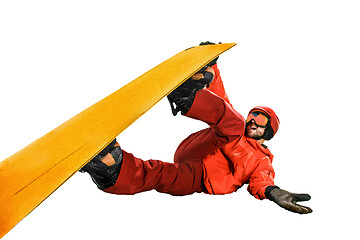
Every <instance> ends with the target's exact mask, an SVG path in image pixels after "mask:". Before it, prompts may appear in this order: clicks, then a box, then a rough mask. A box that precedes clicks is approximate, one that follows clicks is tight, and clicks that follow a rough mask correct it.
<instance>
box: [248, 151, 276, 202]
mask: <svg viewBox="0 0 360 240" xmlns="http://www.w3.org/2000/svg"><path fill="white" fill-rule="evenodd" d="M274 178H275V172H274V169H273V167H272V163H271V161H270V159H269V158H268V157H263V158H261V159H260V163H259V165H258V167H257V168H256V169H255V170H254V172H253V173H252V174H251V176H250V179H249V185H248V189H247V190H248V191H249V193H250V194H251V195H253V196H254V197H255V198H257V199H260V200H262V199H265V198H266V196H265V190H266V188H267V187H268V186H273V185H274Z"/></svg>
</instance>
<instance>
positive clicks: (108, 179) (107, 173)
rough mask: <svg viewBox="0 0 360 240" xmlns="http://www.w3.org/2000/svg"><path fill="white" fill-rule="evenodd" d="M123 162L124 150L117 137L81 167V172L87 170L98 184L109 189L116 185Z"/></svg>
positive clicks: (102, 188)
mask: <svg viewBox="0 0 360 240" xmlns="http://www.w3.org/2000/svg"><path fill="white" fill-rule="evenodd" d="M121 164H122V150H121V148H120V145H119V144H118V143H117V142H116V139H115V140H114V141H112V142H111V143H110V144H109V145H108V146H107V147H105V149H104V150H102V151H101V152H100V153H99V154H98V155H96V156H95V157H94V158H93V159H92V160H91V161H90V162H88V163H87V164H86V165H85V166H84V167H82V168H81V169H80V172H87V173H89V174H90V176H91V179H92V180H93V182H94V183H95V184H96V186H97V187H98V188H99V189H101V190H104V189H107V188H109V187H112V186H114V184H115V183H116V180H117V178H118V176H119V173H120V169H121Z"/></svg>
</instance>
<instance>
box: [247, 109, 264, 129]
mask: <svg viewBox="0 0 360 240" xmlns="http://www.w3.org/2000/svg"><path fill="white" fill-rule="evenodd" d="M253 119H254V121H255V124H256V125H258V126H260V127H266V124H267V123H268V121H269V119H268V118H267V117H266V116H265V115H264V114H262V113H261V112H252V113H250V114H249V116H248V118H247V119H246V123H248V122H250V121H251V120H253Z"/></svg>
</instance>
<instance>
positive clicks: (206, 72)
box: [167, 66, 215, 116]
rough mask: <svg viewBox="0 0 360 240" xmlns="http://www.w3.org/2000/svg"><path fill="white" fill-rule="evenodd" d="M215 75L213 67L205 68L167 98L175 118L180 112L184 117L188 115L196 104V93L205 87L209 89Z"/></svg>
mask: <svg viewBox="0 0 360 240" xmlns="http://www.w3.org/2000/svg"><path fill="white" fill-rule="evenodd" d="M214 74H215V72H214V70H213V69H212V68H211V67H209V66H205V67H204V68H202V69H201V70H200V71H198V72H197V73H196V74H194V75H193V76H192V77H191V78H189V79H188V80H186V81H185V82H184V83H183V84H181V85H180V86H179V87H177V88H176V89H175V90H174V91H172V92H171V93H170V94H169V95H168V96H167V98H168V100H169V103H170V107H171V112H172V114H173V115H174V116H176V115H177V113H178V112H181V114H182V115H184V114H186V113H187V112H188V111H189V110H190V108H191V106H192V104H193V102H194V99H195V95H196V92H197V91H200V90H201V89H203V88H204V87H209V84H210V83H211V82H212V80H213V79H214Z"/></svg>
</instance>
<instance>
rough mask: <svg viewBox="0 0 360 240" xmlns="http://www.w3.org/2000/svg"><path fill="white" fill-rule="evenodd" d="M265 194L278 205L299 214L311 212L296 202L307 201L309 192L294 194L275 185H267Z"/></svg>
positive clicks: (309, 197)
mask: <svg viewBox="0 0 360 240" xmlns="http://www.w3.org/2000/svg"><path fill="white" fill-rule="evenodd" d="M266 190H267V193H266V196H267V198H268V199H269V200H271V201H273V202H275V203H276V204H277V205H279V206H280V207H282V208H284V209H286V210H288V211H291V212H294V213H299V214H307V213H311V212H312V209H311V208H309V207H305V206H301V205H299V204H297V202H302V201H309V200H310V199H311V196H310V195H309V194H296V193H291V192H288V191H285V190H283V189H280V188H279V187H276V186H271V187H268V188H267V189H266Z"/></svg>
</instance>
